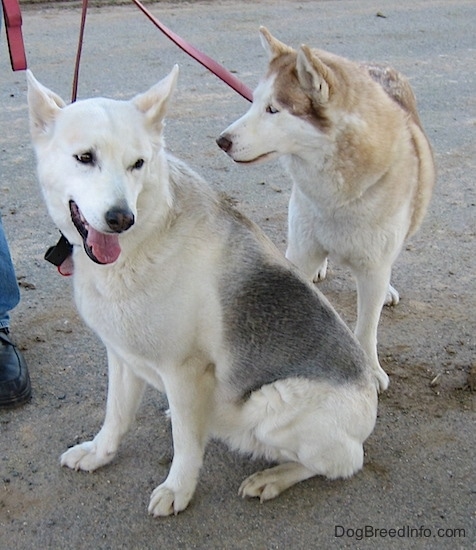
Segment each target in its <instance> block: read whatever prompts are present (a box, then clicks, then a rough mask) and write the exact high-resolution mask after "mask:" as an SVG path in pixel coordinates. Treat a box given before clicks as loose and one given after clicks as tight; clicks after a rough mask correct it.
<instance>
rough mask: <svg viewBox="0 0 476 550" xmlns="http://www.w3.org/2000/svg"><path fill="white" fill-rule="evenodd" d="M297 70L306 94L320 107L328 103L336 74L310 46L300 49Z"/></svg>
mask: <svg viewBox="0 0 476 550" xmlns="http://www.w3.org/2000/svg"><path fill="white" fill-rule="evenodd" d="M296 69H297V74H298V79H299V84H300V85H301V87H302V89H303V90H304V91H305V92H306V94H307V95H308V96H309V97H310V98H311V99H312V100H313V101H315V102H316V103H318V104H319V105H324V104H325V103H327V102H328V101H329V97H330V96H331V94H332V91H333V89H334V83H335V78H334V74H333V73H332V71H331V69H330V68H329V67H328V66H327V65H325V64H324V63H323V62H322V61H321V60H320V59H319V57H317V56H316V55H314V54H313V53H312V51H311V49H310V48H309V47H308V46H305V45H303V46H301V48H300V49H299V51H298V55H297V60H296Z"/></svg>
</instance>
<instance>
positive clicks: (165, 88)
mask: <svg viewBox="0 0 476 550" xmlns="http://www.w3.org/2000/svg"><path fill="white" fill-rule="evenodd" d="M178 73H179V68H178V65H175V66H174V68H173V69H172V70H171V71H170V73H169V74H168V75H167V76H166V77H165V78H163V79H162V80H161V81H160V82H158V83H157V84H156V85H155V86H152V88H150V89H149V90H147V92H144V93H143V94H139V95H136V96H135V97H134V98H133V99H132V102H133V103H134V105H135V106H136V107H137V108H138V109H139V111H141V112H143V113H144V114H145V116H146V118H147V121H148V122H149V124H150V125H151V127H154V128H158V129H159V130H160V129H161V128H162V121H163V119H164V116H165V113H166V111H167V105H168V103H169V100H170V98H171V97H172V94H173V91H174V90H175V85H176V83H177V77H178Z"/></svg>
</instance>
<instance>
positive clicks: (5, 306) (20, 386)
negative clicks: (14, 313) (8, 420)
mask: <svg viewBox="0 0 476 550" xmlns="http://www.w3.org/2000/svg"><path fill="white" fill-rule="evenodd" d="M19 301H20V291H19V288H18V283H17V279H16V276H15V269H14V267H13V263H12V258H11V255H10V250H9V248H8V243H7V239H6V237H5V232H4V230H3V225H2V220H1V217H0V407H8V406H13V405H18V404H20V403H23V402H24V401H26V400H27V399H29V398H30V395H31V385H30V377H29V375H28V368H27V366H26V363H25V360H24V359H23V356H22V354H21V353H20V351H19V350H18V348H17V347H16V346H15V345H14V343H13V342H12V341H11V339H10V337H9V332H10V311H11V310H12V309H13V308H14V307H16V306H17V305H18V302H19Z"/></svg>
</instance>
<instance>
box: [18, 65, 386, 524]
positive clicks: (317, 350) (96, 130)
mask: <svg viewBox="0 0 476 550" xmlns="http://www.w3.org/2000/svg"><path fill="white" fill-rule="evenodd" d="M176 77H177V69H176V68H175V69H174V70H173V71H172V72H171V73H170V75H169V76H168V77H167V78H165V79H164V80H162V81H161V82H159V83H158V84H157V85H156V86H154V87H153V88H151V89H150V90H149V91H147V92H145V93H144V94H141V95H138V96H136V97H135V98H133V99H132V100H131V101H114V100H110V99H89V100H85V101H78V102H76V103H73V104H71V105H68V106H65V104H64V102H63V101H62V100H61V99H60V98H59V97H58V96H57V95H56V94H54V93H53V92H51V91H49V90H48V89H46V88H45V87H44V86H42V85H41V84H39V83H38V82H37V81H36V80H35V79H34V77H33V76H32V74H31V73H28V84H29V91H28V100H29V106H30V120H31V132H32V137H33V143H34V147H35V150H36V154H37V161H38V175H39V180H40V184H41V187H42V190H43V194H44V198H45V201H46V204H47V206H48V210H49V212H50V214H51V216H52V218H53V220H54V222H55V223H56V224H57V226H58V227H59V229H60V230H61V231H62V233H63V234H64V235H65V236H66V238H67V239H68V240H69V241H70V243H71V244H72V245H73V264H74V275H73V282H74V293H75V298H76V303H77V306H78V309H79V311H80V313H81V314H82V316H83V318H84V319H85V321H86V322H87V323H88V325H89V326H90V327H92V329H93V330H94V331H95V332H96V333H97V334H98V335H99V337H100V338H101V339H102V341H103V342H104V344H105V346H106V348H107V354H108V366H109V389H108V398H107V407H106V417H105V420H104V424H103V426H102V428H101V430H100V431H99V433H98V434H97V435H96V437H95V438H94V439H93V440H92V441H88V442H85V443H81V444H80V445H76V446H74V447H72V448H71V449H69V450H68V451H66V452H65V453H64V454H63V455H62V457H61V463H62V464H63V465H65V466H68V467H69V468H73V469H75V470H89V471H92V470H95V469H96V468H99V467H100V466H103V465H104V464H107V463H108V462H110V461H111V460H112V459H113V458H114V456H115V454H116V452H117V450H118V446H119V443H120V440H121V438H122V437H123V436H124V434H125V433H126V431H127V430H128V428H129V427H130V425H131V423H132V421H133V419H134V415H135V412H136V410H137V408H138V406H139V403H140V400H141V396H142V393H143V390H144V387H145V385H146V384H151V385H152V386H155V387H156V388H157V389H159V390H161V391H165V393H166V395H167V399H168V402H169V406H170V414H171V421H172V434H173V444H174V457H173V461H172V465H171V468H170V472H169V474H168V476H167V478H166V479H165V481H164V482H163V483H162V484H161V485H159V486H158V487H157V488H156V489H155V490H154V492H153V493H152V496H151V499H150V505H149V512H150V513H151V514H153V515H154V516H164V515H168V514H172V513H177V512H180V511H181V510H183V509H184V508H185V507H186V506H187V505H188V503H189V502H190V499H191V498H192V495H193V493H194V491H195V487H196V484H197V478H198V475H199V471H200V467H201V465H202V460H203V454H204V449H205V445H206V443H207V441H208V440H209V439H210V438H212V437H217V438H220V439H222V440H224V441H226V442H227V443H228V444H229V445H230V446H231V447H232V448H235V449H238V450H239V451H241V452H244V453H249V454H250V455H252V456H255V457H265V458H267V459H269V460H271V461H275V462H277V463H278V465H277V466H275V467H272V468H270V469H267V470H264V471H262V472H259V473H257V474H254V475H252V476H251V477H249V478H248V479H246V480H245V481H244V482H243V484H242V485H241V488H240V493H241V494H242V495H243V496H250V497H255V496H257V497H260V498H261V499H262V500H266V499H270V498H273V497H275V496H277V495H278V494H279V493H280V492H281V491H283V490H284V489H286V488H288V487H290V486H291V485H293V484H294V483H297V482H298V481H300V480H304V479H306V478H309V477H311V476H314V475H324V476H327V477H329V478H337V477H348V476H350V475H352V474H353V473H354V472H356V471H357V470H359V469H360V468H361V467H362V463H363V448H362V444H363V442H364V441H365V439H366V438H367V437H368V436H369V434H370V433H371V432H372V430H373V427H374V424H375V419H376V411H377V381H376V379H375V377H374V375H373V372H372V371H371V369H370V367H369V366H368V364H367V362H366V358H365V354H364V352H363V351H362V349H361V347H360V346H359V344H358V342H357V340H356V339H355V338H354V336H353V335H352V333H351V332H350V331H349V330H348V329H347V328H346V326H345V325H344V323H343V322H342V321H341V319H340V318H339V317H338V316H337V314H336V313H335V311H334V310H333V309H332V307H331V306H330V305H329V303H328V302H327V301H326V300H325V298H324V297H323V296H322V295H321V294H320V293H319V292H318V291H316V290H315V289H314V288H313V286H312V285H311V284H310V283H308V282H307V281H305V280H304V279H303V278H301V276H300V275H298V274H297V273H296V272H295V271H294V268H293V267H292V266H291V264H289V263H288V262H287V261H286V260H285V259H284V258H283V257H282V256H281V255H280V254H279V252H278V251H277V250H276V249H275V248H274V246H273V245H272V244H271V243H270V242H269V241H268V240H267V239H266V237H265V236H264V235H263V234H262V233H261V231H260V230H259V229H258V228H257V227H256V226H255V225H253V224H252V223H251V222H250V221H249V220H247V219H246V218H244V217H243V216H242V215H241V214H239V213H238V212H237V211H236V210H234V209H233V208H232V207H231V206H230V205H229V204H228V203H227V202H225V201H223V200H222V199H220V198H218V197H217V196H216V195H215V194H214V193H213V192H212V191H211V190H210V189H209V188H208V187H207V185H206V183H205V182H204V181H203V180H202V179H201V178H200V177H199V176H198V175H197V174H195V173H194V172H192V171H191V170H190V169H189V168H188V167H187V166H185V165H184V164H183V163H181V162H180V161H178V160H177V159H175V158H173V157H172V156H170V155H169V154H168V153H167V152H166V151H165V149H164V143H163V138H162V129H163V125H164V122H163V121H164V115H165V111H166V106H167V103H168V100H169V97H170V96H171V93H172V90H173V88H174V86H175V81H176Z"/></svg>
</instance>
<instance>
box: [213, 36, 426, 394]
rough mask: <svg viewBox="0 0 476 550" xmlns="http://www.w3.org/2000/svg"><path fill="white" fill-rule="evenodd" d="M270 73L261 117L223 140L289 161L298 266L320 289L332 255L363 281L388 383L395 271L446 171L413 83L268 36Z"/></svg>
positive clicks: (365, 313) (369, 340) (234, 154)
mask: <svg viewBox="0 0 476 550" xmlns="http://www.w3.org/2000/svg"><path fill="white" fill-rule="evenodd" d="M260 31H261V41H262V44H263V46H264V48H265V50H266V51H267V53H268V56H269V60H270V62H269V68H268V72H267V74H266V77H265V78H264V79H263V80H262V81H261V83H260V84H259V86H258V87H257V89H256V90H255V92H254V95H253V104H252V106H251V108H250V109H249V111H248V112H247V113H246V114H245V115H244V116H243V117H241V118H240V119H239V120H237V121H236V122H235V123H234V124H232V125H231V126H229V127H228V128H227V129H226V130H225V131H224V132H223V133H222V134H221V136H220V137H219V139H218V140H217V143H218V145H219V146H220V147H221V148H222V149H223V150H224V151H225V152H226V153H228V155H230V156H231V158H232V159H233V160H234V161H236V162H240V163H252V162H256V161H261V160H267V159H271V158H275V157H278V156H280V157H282V159H283V162H284V165H285V167H286V169H287V170H288V172H289V173H290V175H291V177H292V180H293V183H294V185H293V189H292V194H291V200H290V203H289V224H288V248H287V251H286V257H287V258H288V259H289V260H291V262H293V263H294V264H295V265H297V266H298V267H299V268H300V269H301V270H302V272H303V273H304V274H305V275H306V276H308V277H309V278H310V279H311V278H312V279H313V280H314V281H317V280H319V279H323V278H325V276H326V269H327V256H331V257H334V258H335V259H336V261H338V262H340V263H341V264H343V265H346V266H348V267H350V269H351V270H352V273H353V275H354V277H355V279H356V281H357V295H358V303H357V311H358V316H357V325H356V329H355V334H356V336H357V338H358V339H359V341H360V343H361V344H362V346H363V348H364V350H365V351H366V352H367V355H368V357H369V360H370V362H371V365H372V367H373V369H374V371H375V373H376V374H377V376H378V378H379V383H380V388H381V389H386V388H387V386H388V376H387V374H386V373H385V372H384V371H383V369H382V368H381V367H380V364H379V361H378V356H377V327H378V322H379V319H380V312H381V309H382V306H383V305H384V303H387V304H397V303H398V300H399V296H398V293H397V291H396V290H395V289H394V288H393V287H392V286H391V285H390V275H391V270H392V265H393V263H394V261H395V260H396V258H397V256H398V254H399V253H400V251H401V249H402V246H403V243H404V241H405V239H406V238H407V237H409V236H410V235H412V234H413V233H414V232H415V231H416V230H417V229H418V227H419V225H420V223H421V221H422V219H423V216H424V214H425V211H426V209H427V206H428V202H429V200H430V196H431V192H432V188H433V185H434V179H435V173H434V165H433V155H432V151H431V148H430V145H429V143H428V140H427V138H426V136H425V134H424V132H423V129H422V126H421V123H420V120H419V117H418V114H417V110H416V101H415V96H414V94H413V92H412V89H411V87H410V85H409V83H408V81H407V80H406V79H405V77H403V76H402V75H401V74H399V73H398V72H397V71H395V70H394V69H392V68H390V67H381V66H376V65H359V64H357V63H353V62H351V61H349V60H347V59H344V58H342V57H339V56H337V55H333V54H330V53H328V52H325V51H322V50H311V49H310V48H308V47H307V46H302V47H301V48H300V49H299V50H298V51H295V50H293V49H292V48H290V47H289V46H286V45H285V44H283V43H281V42H279V41H278V40H276V39H275V38H274V37H272V36H271V34H270V33H269V32H268V31H267V30H266V29H265V28H264V27H261V29H260Z"/></svg>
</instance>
